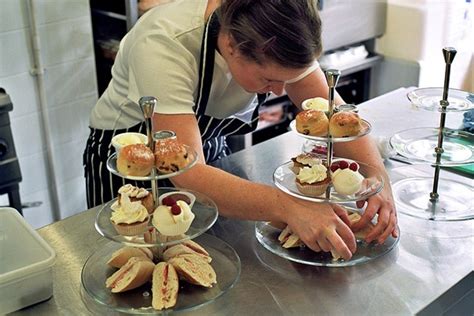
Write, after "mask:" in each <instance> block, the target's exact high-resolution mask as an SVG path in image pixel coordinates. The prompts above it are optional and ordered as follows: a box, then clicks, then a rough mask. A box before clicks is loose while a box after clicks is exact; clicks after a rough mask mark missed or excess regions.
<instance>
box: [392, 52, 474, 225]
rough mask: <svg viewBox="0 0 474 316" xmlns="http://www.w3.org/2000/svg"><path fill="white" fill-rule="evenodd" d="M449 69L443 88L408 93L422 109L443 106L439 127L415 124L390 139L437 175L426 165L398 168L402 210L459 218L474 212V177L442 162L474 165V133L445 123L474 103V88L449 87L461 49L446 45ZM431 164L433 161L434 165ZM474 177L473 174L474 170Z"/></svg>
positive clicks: (425, 216) (395, 174) (397, 194)
mask: <svg viewBox="0 0 474 316" xmlns="http://www.w3.org/2000/svg"><path fill="white" fill-rule="evenodd" d="M443 55H444V59H445V62H446V73H445V80H444V87H443V88H421V89H416V90H414V91H412V92H410V93H408V99H409V100H410V101H411V102H412V104H413V105H414V106H416V107H418V108H420V109H423V110H428V111H435V112H440V122H439V127H437V128H435V127H432V128H412V129H408V130H403V131H400V132H398V133H396V134H395V135H393V136H392V138H391V139H390V143H391V144H392V146H393V147H394V148H395V150H396V151H397V152H398V154H400V155H402V156H404V157H406V158H408V159H409V160H410V161H411V162H413V163H415V164H425V168H424V169H425V170H426V169H427V168H426V167H428V166H430V165H431V166H432V167H433V168H434V169H433V170H434V176H433V177H427V176H426V173H423V171H421V170H422V169H423V167H422V166H416V165H413V166H406V167H402V168H396V169H394V170H392V172H391V176H392V181H393V182H394V184H393V191H394V192H393V193H394V196H395V199H396V202H397V205H398V206H399V211H400V212H401V213H404V214H407V215H410V216H414V217H418V218H422V219H428V220H435V221H459V220H467V219H472V218H474V205H473V204H474V202H473V201H474V199H473V197H474V190H473V183H472V181H471V184H470V185H469V184H466V183H463V182H459V181H456V180H452V179H449V178H446V177H443V178H441V179H440V171H441V167H449V168H452V167H458V166H467V165H471V166H470V168H474V166H473V165H472V164H473V163H474V134H471V133H468V132H463V131H460V130H453V129H448V128H446V127H445V120H446V115H447V114H449V113H452V112H461V111H467V110H471V109H474V94H472V93H468V92H464V91H461V90H455V89H449V76H450V66H451V63H452V62H453V59H454V57H455V55H456V50H455V49H454V48H451V47H447V48H443ZM428 168H429V167H428ZM471 180H472V174H471Z"/></svg>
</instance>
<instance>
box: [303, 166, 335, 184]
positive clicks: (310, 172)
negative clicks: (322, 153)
mask: <svg viewBox="0 0 474 316" xmlns="http://www.w3.org/2000/svg"><path fill="white" fill-rule="evenodd" d="M296 178H298V180H300V182H301V183H309V184H312V183H315V182H319V181H323V180H324V179H326V178H327V168H326V167H325V166H324V165H321V164H317V165H314V166H311V167H303V168H301V169H300V172H299V173H298V175H297V176H296Z"/></svg>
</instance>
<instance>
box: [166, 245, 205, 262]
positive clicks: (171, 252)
mask: <svg viewBox="0 0 474 316" xmlns="http://www.w3.org/2000/svg"><path fill="white" fill-rule="evenodd" d="M182 254H195V255H197V256H200V257H202V258H203V259H204V260H205V261H207V262H208V263H210V262H211V261H212V258H211V257H210V255H209V253H208V252H207V251H206V249H204V248H203V247H201V245H199V244H198V243H196V242H194V241H192V240H186V241H184V242H182V243H181V244H178V245H175V246H172V247H170V248H168V249H166V250H165V252H164V253H163V259H164V260H165V261H168V260H170V259H171V258H174V257H177V256H179V255H182Z"/></svg>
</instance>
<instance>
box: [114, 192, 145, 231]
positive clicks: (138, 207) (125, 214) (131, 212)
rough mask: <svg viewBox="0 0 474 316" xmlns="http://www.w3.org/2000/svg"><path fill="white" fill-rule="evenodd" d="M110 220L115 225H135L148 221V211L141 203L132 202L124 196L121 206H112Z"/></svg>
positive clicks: (121, 199) (121, 198)
mask: <svg viewBox="0 0 474 316" xmlns="http://www.w3.org/2000/svg"><path fill="white" fill-rule="evenodd" d="M111 208H112V210H113V212H112V215H111V216H110V220H111V221H112V222H114V223H115V224H133V223H139V222H144V221H146V220H147V219H148V217H149V215H148V211H147V210H146V208H145V207H144V206H143V205H142V203H141V202H140V201H135V202H131V201H130V197H129V196H128V195H126V194H123V195H122V196H121V197H120V205H118V204H115V203H114V204H113V205H112V207H111Z"/></svg>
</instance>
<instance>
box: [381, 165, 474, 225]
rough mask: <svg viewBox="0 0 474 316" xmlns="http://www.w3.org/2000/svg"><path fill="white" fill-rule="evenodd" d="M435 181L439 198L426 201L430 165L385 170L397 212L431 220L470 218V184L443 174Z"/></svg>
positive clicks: (431, 176) (472, 206) (431, 177)
mask: <svg viewBox="0 0 474 316" xmlns="http://www.w3.org/2000/svg"><path fill="white" fill-rule="evenodd" d="M442 172H443V171H441V176H440V179H439V182H438V194H439V198H438V200H437V201H436V202H431V201H430V193H431V192H432V191H433V181H434V168H432V167H430V166H427V165H410V166H403V167H399V168H394V169H391V170H389V173H390V178H391V180H392V182H393V185H392V191H393V196H394V198H395V203H396V205H397V209H398V211H399V212H400V213H403V214H406V215H409V216H412V217H417V218H422V219H427V220H434V221H461V220H468V219H473V218H474V199H473V197H474V189H473V186H472V180H471V185H469V184H467V183H463V182H460V181H456V180H453V179H448V178H445V177H444V176H443V175H442Z"/></svg>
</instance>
